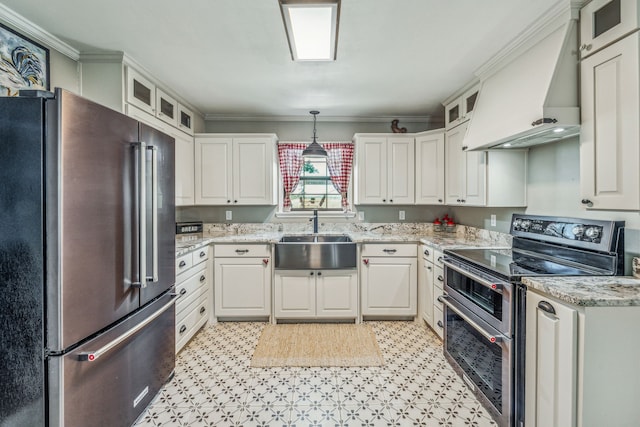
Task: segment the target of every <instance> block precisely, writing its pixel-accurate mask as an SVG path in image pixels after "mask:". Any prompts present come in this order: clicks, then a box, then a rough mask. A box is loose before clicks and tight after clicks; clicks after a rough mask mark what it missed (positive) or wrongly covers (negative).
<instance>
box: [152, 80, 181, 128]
mask: <svg viewBox="0 0 640 427" xmlns="http://www.w3.org/2000/svg"><path fill="white" fill-rule="evenodd" d="M155 111H156V117H158V118H159V119H160V120H162V121H163V122H166V123H168V124H170V125H171V126H174V127H178V101H176V100H175V99H174V98H173V97H171V96H169V95H167V94H166V93H164V91H162V90H161V89H160V88H156V109H155Z"/></svg>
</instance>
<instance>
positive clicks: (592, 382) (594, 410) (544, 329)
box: [525, 290, 640, 427]
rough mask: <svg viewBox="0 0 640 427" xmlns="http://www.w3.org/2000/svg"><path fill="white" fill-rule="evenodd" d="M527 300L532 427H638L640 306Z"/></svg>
mask: <svg viewBox="0 0 640 427" xmlns="http://www.w3.org/2000/svg"><path fill="white" fill-rule="evenodd" d="M526 305H527V308H526V313H527V314H526V335H525V336H526V355H527V357H526V362H525V363H526V369H525V375H526V376H525V424H526V426H527V427H572V426H578V427H596V426H628V427H631V426H637V425H638V420H640V405H638V402H640V386H639V384H640V367H639V365H638V354H640V336H639V335H638V333H637V332H638V331H637V325H638V324H640V306H613V307H612V306H600V307H598V306H596V307H590V306H587V307H585V306H576V305H572V304H568V303H566V302H562V301H559V300H557V299H555V298H553V297H550V296H547V295H541V294H539V293H537V292H534V291H531V290H529V291H527V302H526Z"/></svg>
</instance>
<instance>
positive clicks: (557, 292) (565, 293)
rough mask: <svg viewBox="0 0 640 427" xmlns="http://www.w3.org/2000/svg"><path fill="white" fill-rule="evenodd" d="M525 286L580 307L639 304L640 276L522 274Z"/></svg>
mask: <svg viewBox="0 0 640 427" xmlns="http://www.w3.org/2000/svg"><path fill="white" fill-rule="evenodd" d="M522 283H524V284H525V285H526V286H527V287H528V288H530V289H535V290H537V291H539V292H541V293H544V294H547V295H550V296H553V297H556V298H558V299H559V300H561V301H564V302H567V303H570V304H574V305H578V306H583V307H618V306H638V305H640V279H635V278H633V277H627V276H599V277H591V276H590V277H585V276H573V277H524V278H522Z"/></svg>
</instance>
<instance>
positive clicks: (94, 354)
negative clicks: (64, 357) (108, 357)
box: [78, 293, 178, 362]
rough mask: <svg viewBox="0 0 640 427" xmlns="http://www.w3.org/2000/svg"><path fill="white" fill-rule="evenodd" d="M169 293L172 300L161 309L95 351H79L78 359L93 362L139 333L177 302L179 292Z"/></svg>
mask: <svg viewBox="0 0 640 427" xmlns="http://www.w3.org/2000/svg"><path fill="white" fill-rule="evenodd" d="M168 295H170V296H171V301H169V302H168V303H166V304H165V305H163V306H162V307H161V308H160V309H158V311H156V312H155V313H153V314H152V315H151V316H149V317H147V318H146V319H145V320H143V321H142V322H140V323H138V324H137V325H136V326H135V327H133V328H131V329H129V330H128V331H127V332H125V333H124V334H122V335H120V336H119V337H118V338H116V339H114V340H113V341H111V342H109V343H108V344H106V345H104V346H102V347H100V348H99V349H98V350H95V351H83V352H82V353H78V360H79V361H81V362H93V361H95V360H98V358H100V357H101V356H104V355H105V354H106V353H108V352H109V351H110V350H112V349H114V348H115V347H117V346H118V345H120V344H121V343H122V342H124V341H126V340H128V339H129V338H131V337H132V336H133V335H135V334H136V333H138V332H139V331H140V330H142V329H144V327H145V326H147V325H148V324H149V323H151V322H153V321H154V320H155V319H156V318H158V317H159V316H160V315H162V313H164V312H165V311H167V310H169V309H170V308H171V307H172V306H173V305H174V304H175V303H176V300H177V299H178V298H177V294H176V293H170V294H168Z"/></svg>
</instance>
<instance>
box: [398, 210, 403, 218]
mask: <svg viewBox="0 0 640 427" xmlns="http://www.w3.org/2000/svg"><path fill="white" fill-rule="evenodd" d="M398 219H399V220H404V211H399V212H398Z"/></svg>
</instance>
